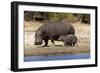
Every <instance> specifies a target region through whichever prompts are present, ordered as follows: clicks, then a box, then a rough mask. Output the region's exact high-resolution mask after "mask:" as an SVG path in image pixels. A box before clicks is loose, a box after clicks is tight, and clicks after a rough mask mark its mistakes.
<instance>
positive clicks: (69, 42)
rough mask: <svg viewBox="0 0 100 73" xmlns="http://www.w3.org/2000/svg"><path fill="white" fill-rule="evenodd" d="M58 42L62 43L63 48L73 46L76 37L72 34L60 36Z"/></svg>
mask: <svg viewBox="0 0 100 73" xmlns="http://www.w3.org/2000/svg"><path fill="white" fill-rule="evenodd" d="M58 40H59V41H63V42H64V45H65V46H74V45H75V44H76V43H77V36H76V35H74V34H69V35H65V36H60V37H59V39H58Z"/></svg>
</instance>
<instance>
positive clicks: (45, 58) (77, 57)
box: [24, 53, 90, 62]
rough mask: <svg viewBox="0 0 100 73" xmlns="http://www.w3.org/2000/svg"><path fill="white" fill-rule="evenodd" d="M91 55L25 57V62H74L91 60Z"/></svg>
mask: <svg viewBox="0 0 100 73" xmlns="http://www.w3.org/2000/svg"><path fill="white" fill-rule="evenodd" d="M89 58H90V53H82V54H65V55H57V56H25V57H24V61H25V62H28V61H50V60H72V59H89Z"/></svg>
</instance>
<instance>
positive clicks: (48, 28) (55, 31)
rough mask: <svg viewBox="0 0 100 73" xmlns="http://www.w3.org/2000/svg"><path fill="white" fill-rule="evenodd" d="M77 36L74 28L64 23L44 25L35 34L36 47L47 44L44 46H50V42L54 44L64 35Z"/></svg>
mask: <svg viewBox="0 0 100 73" xmlns="http://www.w3.org/2000/svg"><path fill="white" fill-rule="evenodd" d="M68 34H75V29H74V27H73V26H72V25H71V24H69V23H65V22H62V21H59V22H47V23H44V25H42V26H41V27H40V28H38V29H37V31H36V33H35V45H41V44H42V42H43V41H44V42H45V45H44V46H47V45H48V40H51V42H52V43H53V44H54V41H55V40H58V38H59V37H60V36H62V35H68Z"/></svg>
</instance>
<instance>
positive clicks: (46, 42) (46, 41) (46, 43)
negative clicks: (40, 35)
mask: <svg viewBox="0 0 100 73" xmlns="http://www.w3.org/2000/svg"><path fill="white" fill-rule="evenodd" d="M44 42H45V45H44V46H43V47H46V46H47V45H48V39H46V40H44Z"/></svg>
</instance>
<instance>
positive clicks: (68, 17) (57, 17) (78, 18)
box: [24, 11, 90, 24]
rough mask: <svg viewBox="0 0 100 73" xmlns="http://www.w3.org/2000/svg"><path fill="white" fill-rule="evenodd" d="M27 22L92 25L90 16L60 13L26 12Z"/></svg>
mask: <svg viewBox="0 0 100 73" xmlns="http://www.w3.org/2000/svg"><path fill="white" fill-rule="evenodd" d="M24 19H25V21H46V20H50V21H61V20H65V21H67V22H81V23H88V24H90V14H82V13H58V12H33V11H25V12H24Z"/></svg>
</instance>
